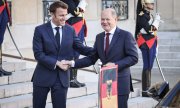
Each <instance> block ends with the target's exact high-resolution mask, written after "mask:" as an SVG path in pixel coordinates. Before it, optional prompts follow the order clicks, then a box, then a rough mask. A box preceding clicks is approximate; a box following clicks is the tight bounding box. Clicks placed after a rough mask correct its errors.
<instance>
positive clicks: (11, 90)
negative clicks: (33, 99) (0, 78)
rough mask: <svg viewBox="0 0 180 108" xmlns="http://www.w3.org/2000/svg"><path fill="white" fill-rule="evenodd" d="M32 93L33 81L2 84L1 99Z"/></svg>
mask: <svg viewBox="0 0 180 108" xmlns="http://www.w3.org/2000/svg"><path fill="white" fill-rule="evenodd" d="M28 93H32V83H31V82H24V83H16V84H9V85H1V86H0V99H1V98H8V97H12V96H17V95H23V94H28Z"/></svg>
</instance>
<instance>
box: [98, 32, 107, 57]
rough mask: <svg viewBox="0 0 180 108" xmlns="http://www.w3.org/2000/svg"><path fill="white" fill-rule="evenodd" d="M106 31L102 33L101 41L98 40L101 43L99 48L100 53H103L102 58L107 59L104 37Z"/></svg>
mask: <svg viewBox="0 0 180 108" xmlns="http://www.w3.org/2000/svg"><path fill="white" fill-rule="evenodd" d="M104 34H105V32H103V33H102V34H101V35H100V39H99V42H98V41H97V43H99V45H100V46H99V50H100V53H101V54H100V55H102V59H103V60H105V57H106V56H105V52H104V37H105V35H104Z"/></svg>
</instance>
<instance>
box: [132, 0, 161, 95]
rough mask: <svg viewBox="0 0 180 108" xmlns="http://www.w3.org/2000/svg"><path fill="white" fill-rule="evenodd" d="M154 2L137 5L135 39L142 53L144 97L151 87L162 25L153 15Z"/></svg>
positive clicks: (143, 0) (144, 1)
mask: <svg viewBox="0 0 180 108" xmlns="http://www.w3.org/2000/svg"><path fill="white" fill-rule="evenodd" d="M154 2H155V1H154V0H139V1H138V4H137V19H136V31H135V38H136V41H137V44H138V46H139V48H140V50H141V52H142V59H143V70H142V96H143V97H147V96H148V95H147V90H148V89H149V87H150V85H151V70H152V67H153V62H154V59H155V57H156V47H157V35H156V32H157V30H158V27H159V23H160V21H161V20H160V16H159V14H156V15H154V16H155V17H154V16H153V15H152V14H151V11H152V10H153V9H154Z"/></svg>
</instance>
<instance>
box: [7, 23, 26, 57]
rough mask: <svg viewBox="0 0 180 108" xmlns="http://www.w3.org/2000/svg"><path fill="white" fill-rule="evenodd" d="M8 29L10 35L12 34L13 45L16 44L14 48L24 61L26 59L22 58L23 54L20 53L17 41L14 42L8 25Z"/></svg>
mask: <svg viewBox="0 0 180 108" xmlns="http://www.w3.org/2000/svg"><path fill="white" fill-rule="evenodd" d="M7 29H8V32H9V34H10V37H11V39H12V41H13V44H14V46H15V47H16V50H17V51H18V53H19V55H20V57H21V59H24V57H23V56H22V54H21V52H20V51H19V48H18V47H17V44H16V42H15V40H14V38H13V36H12V34H11V31H10V29H9V26H8V25H7Z"/></svg>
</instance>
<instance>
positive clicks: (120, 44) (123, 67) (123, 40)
mask: <svg viewBox="0 0 180 108" xmlns="http://www.w3.org/2000/svg"><path fill="white" fill-rule="evenodd" d="M104 36H105V33H104V32H102V33H100V34H98V35H97V36H96V42H95V44H94V49H95V51H96V53H95V54H94V55H93V56H88V57H85V58H83V59H79V60H76V61H75V67H76V68H82V67H87V66H89V65H92V64H94V63H95V62H96V61H97V59H100V60H101V62H102V64H106V63H108V62H113V63H115V64H117V65H118V94H119V95H124V94H129V92H130V90H131V91H133V87H132V82H131V75H130V66H132V65H134V64H136V63H137V62H138V52H137V48H136V46H135V45H136V42H135V40H134V38H133V36H132V35H131V34H130V33H129V32H127V31H124V30H121V29H119V28H118V27H117V28H116V30H115V33H114V35H113V38H112V40H111V43H110V46H109V50H108V53H107V56H105V53H104Z"/></svg>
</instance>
